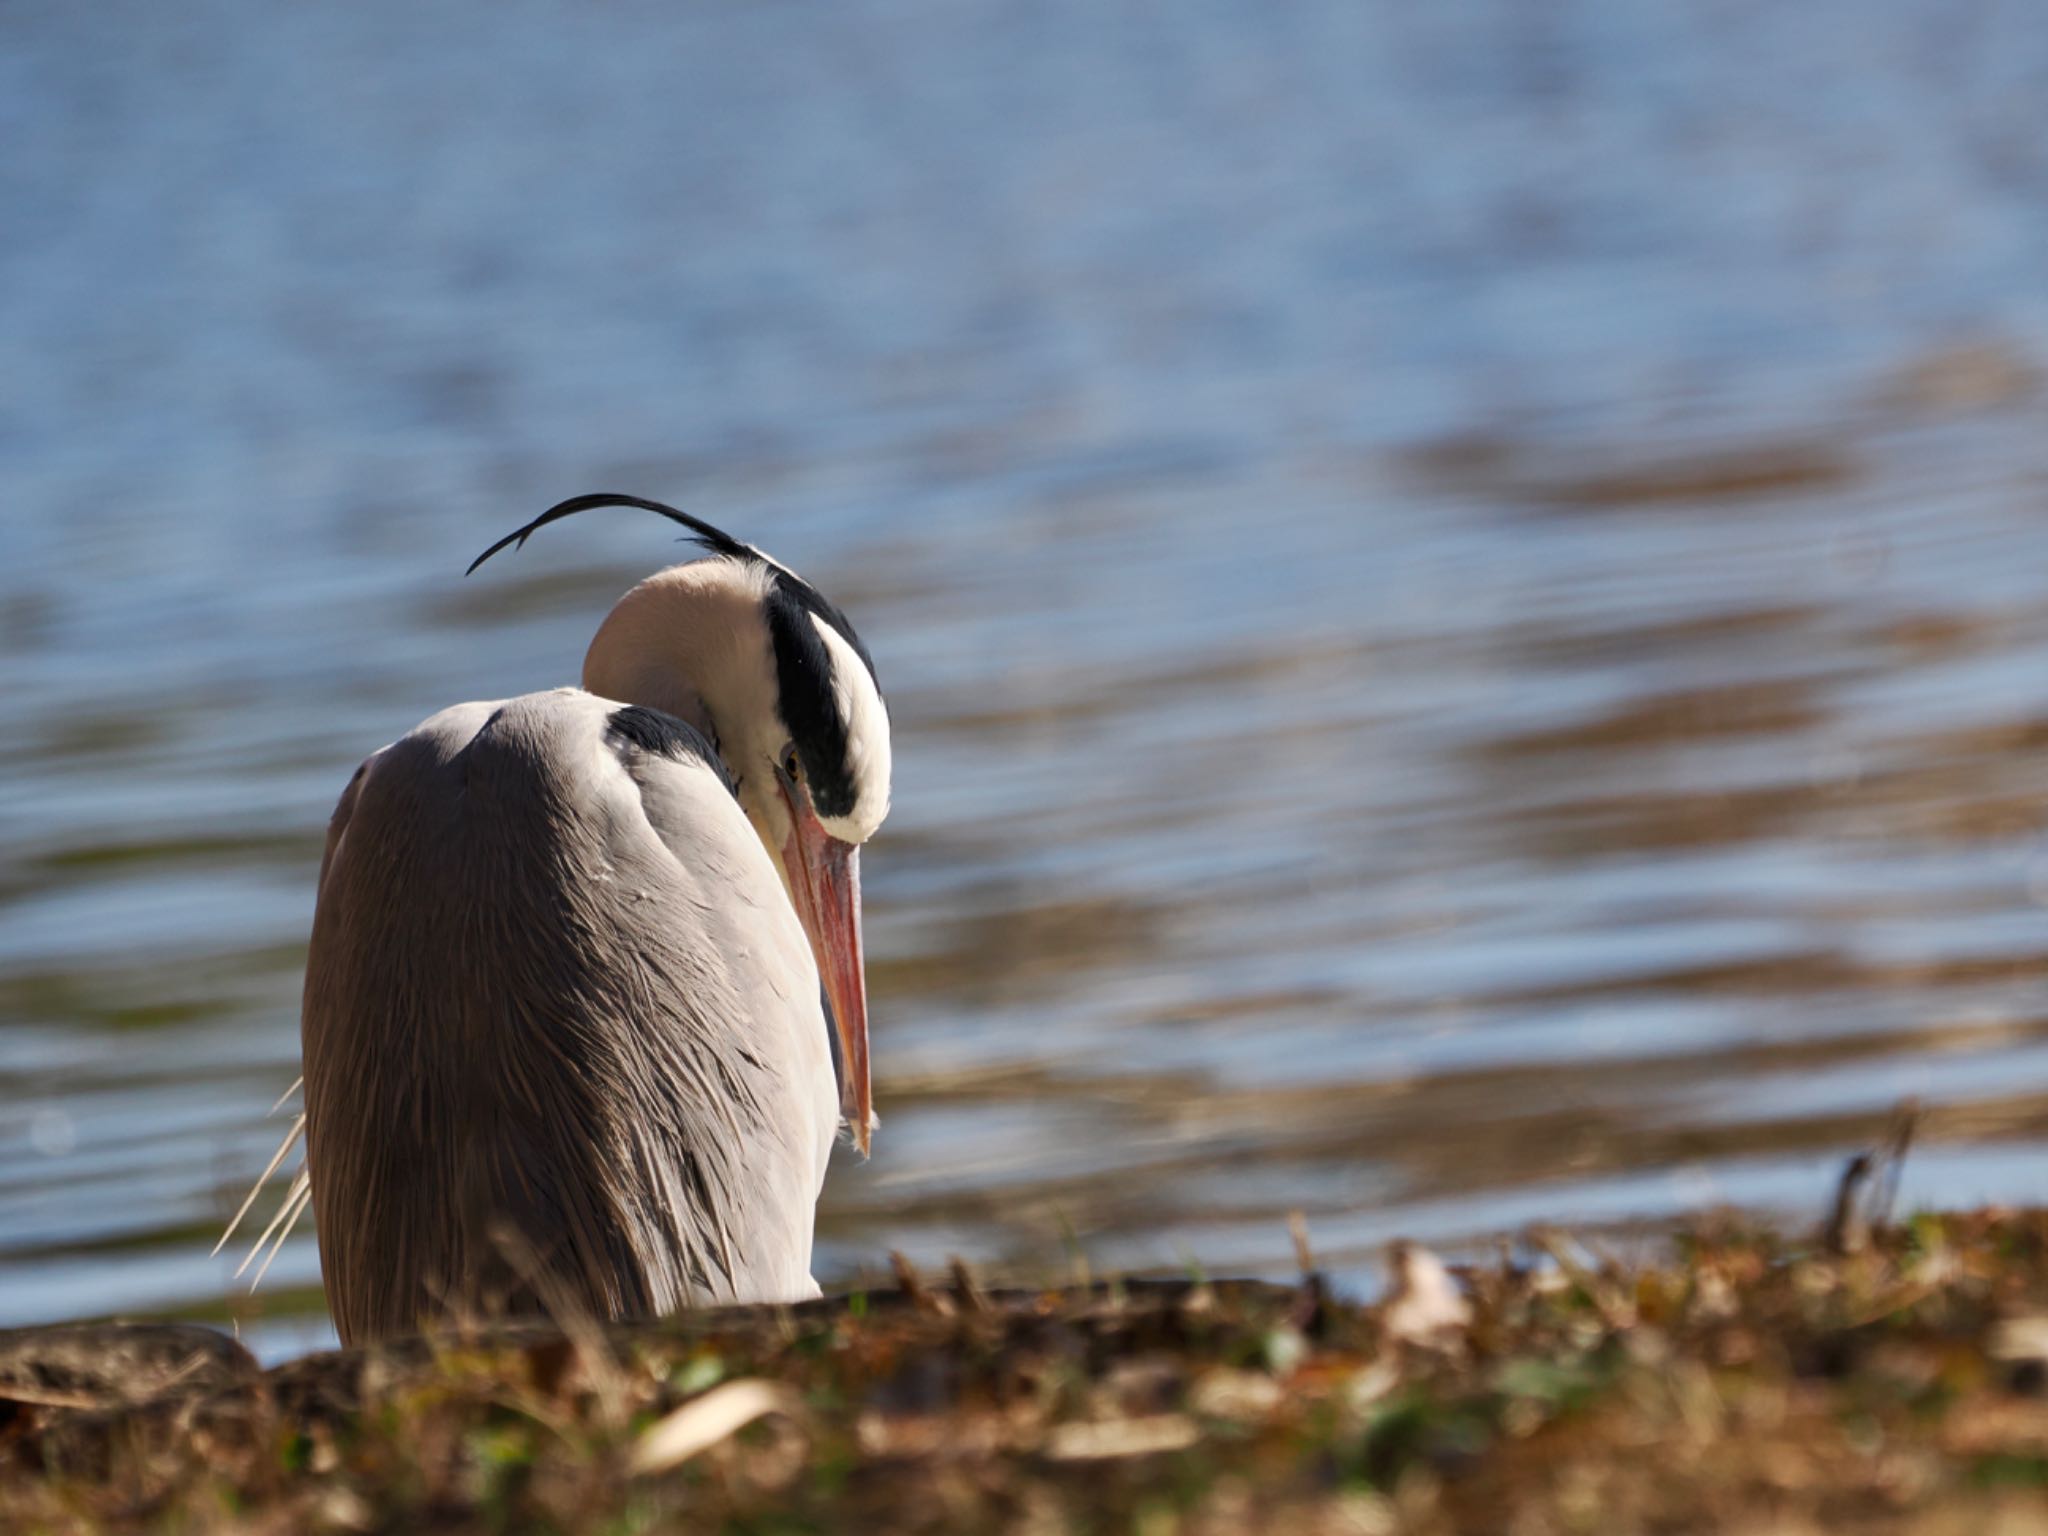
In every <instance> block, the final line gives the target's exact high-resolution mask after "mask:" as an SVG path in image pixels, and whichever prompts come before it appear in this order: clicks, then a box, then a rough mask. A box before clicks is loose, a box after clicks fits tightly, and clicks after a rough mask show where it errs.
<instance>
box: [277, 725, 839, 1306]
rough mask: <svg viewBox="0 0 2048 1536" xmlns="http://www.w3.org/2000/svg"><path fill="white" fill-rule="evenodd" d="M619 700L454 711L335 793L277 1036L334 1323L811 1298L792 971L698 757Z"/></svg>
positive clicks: (797, 1007) (803, 1063)
mask: <svg viewBox="0 0 2048 1536" xmlns="http://www.w3.org/2000/svg"><path fill="white" fill-rule="evenodd" d="M647 713H648V712H646V711H639V712H637V717H638V718H636V716H635V714H634V713H632V712H627V711H625V707H624V706H621V705H618V704H614V703H612V702H610V701H608V700H603V699H599V698H596V697H595V696H593V695H590V694H587V693H583V692H581V691H579V690H575V689H562V690H558V691H556V692H553V693H544V694H532V695H527V696H525V697H523V698H518V699H512V700H507V701H504V702H502V703H490V704H466V705H460V706H457V707H456V708H454V709H451V710H448V711H444V712H443V713H442V714H439V715H436V716H435V717H433V718H432V719H431V720H428V721H427V722H426V723H425V724H423V725H422V726H420V727H419V728H418V729H417V730H415V731H414V732H412V733H411V734H410V735H408V736H406V737H405V738H403V739H401V740H400V741H398V742H395V743H393V744H392V745H391V746H389V747H387V748H385V749H384V750H383V751H382V752H379V753H378V754H376V755H375V756H374V757H372V758H371V759H370V760H369V761H368V762H367V763H365V764H364V765H363V768H362V769H360V770H359V771H358V773H357V775H356V778H355V779H354V780H353V781H352V782H351V784H350V786H349V788H348V790H347V791H346V792H345V793H344V794H343V796H342V801H341V804H340V805H339V806H338V807H337V809H336V813H335V818H334V822H333V824H332V826H331V827H330V828H329V833H328V843H327V851H326V855H325V858H324V860H323V865H322V871H321V879H320V892H319V901H318V905H317V907H316V911H315V915H314V923H313V939H312V945H311V949H310V951H309V955H308V961H307V968H306V994H305V1002H304V1010H303V1015H302V1020H303V1024H302V1034H303V1045H304V1051H305V1064H306V1115H307V1132H306V1134H307V1162H308V1167H309V1169H310V1171H311V1175H312V1193H313V1203H314V1210H315V1220H316V1223H317V1226H318V1230H319V1235H320V1244H321V1258H322V1265H321V1267H322V1273H323V1276H324V1277H325V1280H326V1285H327V1292H328V1301H329V1306H330V1309H331V1310H332V1312H333V1314H334V1319H335V1324H336V1327H337V1329H338V1330H339V1332H340V1334H341V1337H342V1339H343V1341H344V1342H351V1341H354V1340H357V1339H362V1338H369V1337H375V1336H378V1335H382V1334H387V1333H391V1332H395V1331H402V1330H407V1329H410V1328H413V1327H416V1326H418V1325H419V1324H420V1323H421V1322H422V1321H423V1320H425V1319H427V1318H429V1317H432V1316H436V1315H442V1314H445V1313H446V1312H448V1311H449V1310H451V1309H456V1308H471V1309H478V1310H488V1309H491V1308H494V1307H502V1308H506V1309H509V1310H514V1311H533V1310H540V1309H543V1308H544V1307H546V1306H552V1305H559V1304H560V1303H561V1301H562V1300H563V1299H564V1298H567V1299H569V1300H571V1301H573V1302H574V1303H575V1304H577V1305H580V1306H583V1307H585V1308H587V1309H588V1310H589V1311H590V1312H592V1313H593V1314H595V1315H597V1316H600V1317H618V1316H629V1315H636V1314H646V1313H654V1312H665V1311H669V1310H672V1309H675V1308H677V1307H682V1306H688V1305H695V1304H700V1303H704V1302H713V1301H735V1300H776V1299H792V1298H794V1297H797V1296H802V1295H807V1294H814V1293H815V1286H814V1285H813V1283H812V1282H811V1279H810V1273H809V1266H810V1250H811V1228H812V1221H813V1215H814V1208H815V1204H816V1200H817V1194H818V1189H819V1186H820V1183H821V1182H822V1177H823V1171H824V1162H825V1159H826V1157H827V1156H828V1155H829V1151H830V1143H831V1138H832V1134H833V1130H834V1127H835V1124H836V1119H837V1093H836V1089H835V1086H834V1083H833V1074H832V1066H831V1061H830V1054H829V1046H828V1043H827V1037H826V1031H825V1023H824V1019H823V1015H822V1011H821V1008H820V1005H819V1001H818V989H817V977H816V971H815V968H814V966H813V964H812V962H811V959H810V953H809V949H808V947H807V945H806V943H805V940H804V937H803V933H802V930H801V928H800V927H799V925H798V924H797V921H796V918H795V914H794V913H793V912H792V911H791V909H790V907H789V904H788V902H787V900H786V899H785V898H784V896H783V894H782V891H781V886H780V882H779V880H778V878H777V876H776V874H775V870H774V866H773V864H772V863H771V862H770V861H769V859H768V857H767V854H766V852H765V850H764V849H763V848H762V846H761V843H760V841H759V839H758V838H757V837H756V836H755V835H754V833H753V830H752V828H751V827H750V826H749V824H748V822H747V820H746V817H745V816H744V815H743V814H742V812H741V811H740V809H739V806H738V804H737V803H736V802H735V800H734V799H733V796H732V794H731V790H730V786H729V783H728V782H727V780H726V778H725V774H724V770H723V768H722V767H721V766H720V765H719V764H718V762H717V759H716V757H715V755H714V754H713V753H712V752H711V750H710V748H709V747H708V745H707V744H705V743H704V742H703V741H702V739H701V738H700V737H697V736H696V735H695V733H694V732H691V731H689V729H688V727H686V726H682V725H681V724H680V723H678V722H675V721H672V720H669V719H668V717H666V716H660V717H655V719H656V720H657V721H658V722H661V724H660V726H659V728H658V729H650V728H648V726H647V721H646V719H645V717H646V715H647ZM622 714H624V715H625V719H624V720H623V721H622V720H621V716H622Z"/></svg>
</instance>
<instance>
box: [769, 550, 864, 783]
mask: <svg viewBox="0 0 2048 1536" xmlns="http://www.w3.org/2000/svg"><path fill="white" fill-rule="evenodd" d="M814 611H815V610H813V609H812V608H810V607H809V606H808V605H806V604H805V603H804V602H803V601H802V600H801V599H799V598H798V597H797V596H796V595H795V594H794V593H791V592H788V591H786V590H785V589H784V588H783V587H782V586H781V585H780V584H779V583H778V584H777V585H776V587H775V588H774V590H772V591H771V592H770V593H769V594H768V634H769V638H770V640H771V641H772V642H773V644H774V647H775V692H776V704H777V707H778V709H779V710H780V711H781V714H782V723H783V725H784V726H785V727H786V728H787V729H788V731H789V739H790V740H791V741H793V742H795V743H796V750H797V754H798V755H799V756H800V757H801V758H802V759H803V764H804V777H805V778H806V779H808V780H809V781H810V787H811V804H812V805H813V806H814V807H816V809H817V812H818V814H819V815H820V816H846V815H850V814H851V813H852V811H853V802H854V798H855V785H854V782H853V775H852V774H851V773H850V772H849V771H848V767H847V762H846V724H847V723H846V721H845V719H843V718H842V717H841V715H840V713H839V701H838V700H837V699H836V698H835V697H834V696H833V691H832V653H831V652H830V651H828V650H826V649H825V641H824V637H823V636H821V635H820V634H819V633H818V631H817V629H816V628H815V627H814V626H813V625H812V623H811V614H812V613H813V612H814ZM833 627H834V628H835V629H836V628H838V626H837V625H834V626H833ZM849 643H851V642H849Z"/></svg>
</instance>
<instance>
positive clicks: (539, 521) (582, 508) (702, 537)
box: [462, 491, 780, 576]
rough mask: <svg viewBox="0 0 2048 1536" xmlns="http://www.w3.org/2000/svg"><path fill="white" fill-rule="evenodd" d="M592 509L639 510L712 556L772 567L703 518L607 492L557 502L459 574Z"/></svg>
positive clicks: (756, 552)
mask: <svg viewBox="0 0 2048 1536" xmlns="http://www.w3.org/2000/svg"><path fill="white" fill-rule="evenodd" d="M593 507H638V508H639V509H640V510H641V511H643V512H652V513H655V514H656V515H657V516H660V517H665V518H667V519H668V520H669V521H670V522H672V523H681V524H682V525H683V526H684V527H685V528H687V529H689V530H690V538H691V540H692V542H694V543H697V544H701V545H703V546H704V547H705V548H706V549H708V550H710V551H711V552H712V553H713V554H717V555H728V556H730V557H732V558H733V559H735V560H760V561H762V562H764V563H766V564H768V565H774V564H775V562H774V561H773V560H770V559H769V558H768V557H767V556H766V555H764V554H762V553H761V551H760V550H758V549H756V548H754V546H753V545H751V544H742V543H741V542H740V541H739V540H738V539H736V538H734V537H733V536H732V535H731V534H729V533H727V532H726V531H725V530H724V529H722V528H714V527H712V526H711V524H709V523H707V522H705V521H704V519H703V518H701V517H692V516H690V514H689V513H687V512H680V511H678V510H677V509H676V508H674V507H671V506H669V505H667V504H666V503H664V502H659V501H649V500H648V499H647V498H646V497H645V496H624V495H617V494H614V493H613V492H610V491H592V492H591V493H590V494H589V495H587V496H571V497H570V498H569V499H568V500H567V501H558V502H556V503H555V504H554V505H553V506H552V507H549V508H548V509H547V511H545V512H543V513H541V515H540V516H539V517H536V518H535V519H534V520H533V521H532V522H530V523H528V524H527V525H526V526H525V527H524V528H515V529H514V530H513V531H512V532H510V533H508V534H506V535H505V537H503V538H502V539H500V540H498V542H497V543H495V544H493V545H492V546H491V547H490V548H489V549H487V550H485V551H484V552H483V553H482V554H480V555H478V556H477V557H476V558H475V559H474V560H472V561H470V562H469V569H468V570H466V571H464V572H463V573H462V574H463V575H465V576H471V575H474V574H475V573H476V568H477V567H478V566H480V565H482V564H483V563H484V562H485V561H486V560H488V559H490V558H491V556H493V555H495V554H496V553H497V552H498V551H499V550H501V549H503V548H504V547H505V546H506V545H507V544H510V545H512V546H513V547H514V548H517V549H524V548H525V547H526V541H527V540H528V539H529V538H531V537H532V536H533V535H534V534H535V533H536V532H537V531H539V530H540V529H542V528H545V527H547V525H548V524H549V523H558V522H560V521H561V520H562V519H563V518H565V517H574V516H575V515H576V514H577V513H578V512H588V511H590V510H591V509H592V508H593ZM777 569H778V570H779V569H780V567H779V566H778V567H777Z"/></svg>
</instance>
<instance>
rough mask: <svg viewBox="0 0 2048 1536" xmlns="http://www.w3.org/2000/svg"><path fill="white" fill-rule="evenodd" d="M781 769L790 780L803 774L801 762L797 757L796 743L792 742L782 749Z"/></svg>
mask: <svg viewBox="0 0 2048 1536" xmlns="http://www.w3.org/2000/svg"><path fill="white" fill-rule="evenodd" d="M782 771H783V772H784V773H786V774H788V775H789V776H790V778H791V780H796V779H799V778H801V777H802V776H803V764H802V763H801V762H800V761H798V759H797V755H796V744H795V743H794V742H792V743H791V744H790V745H789V746H788V747H786V748H784V749H783V753H782Z"/></svg>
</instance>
